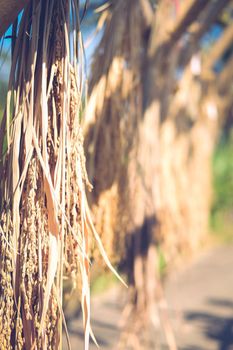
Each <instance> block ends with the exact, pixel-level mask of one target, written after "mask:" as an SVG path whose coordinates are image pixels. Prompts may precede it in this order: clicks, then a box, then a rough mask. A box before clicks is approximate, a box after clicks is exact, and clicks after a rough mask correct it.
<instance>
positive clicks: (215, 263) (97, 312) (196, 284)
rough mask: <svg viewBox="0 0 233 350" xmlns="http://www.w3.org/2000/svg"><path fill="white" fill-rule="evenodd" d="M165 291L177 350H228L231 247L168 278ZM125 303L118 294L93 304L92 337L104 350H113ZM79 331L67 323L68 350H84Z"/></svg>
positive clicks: (231, 341)
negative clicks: (68, 333) (69, 346)
mask: <svg viewBox="0 0 233 350" xmlns="http://www.w3.org/2000/svg"><path fill="white" fill-rule="evenodd" d="M165 291H166V296H167V301H168V304H169V313H170V316H171V321H172V323H173V327H174V331H175V334H176V339H177V344H178V349H180V350H233V246H229V247H227V246H225V247H220V248H216V249H215V250H213V251H211V252H208V253H205V254H203V255H202V256H201V257H199V258H198V260H196V261H195V262H194V263H193V264H192V265H190V266H189V267H188V268H186V269H185V270H183V271H180V272H179V273H177V274H176V275H173V276H172V277H171V278H170V279H169V280H168V281H167V283H166V287H165ZM124 302H125V300H124V292H122V290H121V289H119V288H113V289H111V290H110V291H108V292H107V293H105V294H103V295H101V296H100V297H95V298H93V300H92V325H93V331H94V333H95V335H96V338H97V340H98V342H99V345H100V346H101V349H103V350H113V349H114V345H115V344H116V342H117V340H118V337H119V331H120V328H119V320H120V315H121V310H122V308H123V305H124ZM81 329H82V321H81V320H80V319H78V318H74V319H73V320H70V322H69V331H70V338H71V345H72V350H82V349H84V346H83V341H82V337H83V333H82V331H81ZM162 338H163V337H161V342H162V343H163V340H162ZM63 349H64V350H66V346H65V345H64V347H63ZM94 349H96V347H95V346H94V345H93V344H91V346H90V350H94ZM162 349H163V350H165V349H167V347H166V346H165V345H161V350H162ZM145 350H146V349H145Z"/></svg>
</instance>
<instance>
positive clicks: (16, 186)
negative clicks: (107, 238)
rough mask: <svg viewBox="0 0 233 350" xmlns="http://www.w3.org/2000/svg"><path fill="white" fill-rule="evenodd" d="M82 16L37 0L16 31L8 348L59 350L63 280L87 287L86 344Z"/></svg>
mask: <svg viewBox="0 0 233 350" xmlns="http://www.w3.org/2000/svg"><path fill="white" fill-rule="evenodd" d="M78 15H79V14H78V6H77V4H76V2H75V1H63V0H59V1H53V0H52V1H49V2H48V1H45V0H41V1H38V0H33V1H31V3H30V4H29V5H28V7H27V8H26V9H25V11H24V13H23V16H22V19H21V20H20V24H19V27H18V31H17V39H16V43H15V48H14V52H13V60H12V68H11V74H10V80H9V87H8V97H7V104H6V110H5V113H4V116H3V119H2V124H1V135H5V136H4V137H2V139H1V144H0V151H1V168H0V169H1V175H2V176H1V180H0V181H1V186H0V188H1V199H0V217H1V221H0V230H1V234H0V252H1V254H0V276H1V283H0V349H2V350H3V349H6V350H11V349H18V350H22V349H25V350H29V349H30V350H31V349H35V350H39V349H46V350H49V349H51V350H55V349H59V348H61V332H62V318H63V316H62V294H63V280H64V278H65V277H66V278H71V279H72V281H73V283H77V279H79V281H80V284H82V286H83V296H82V300H83V302H82V306H83V310H84V324H85V342H86V345H85V346H86V349H87V346H88V339H89V332H90V330H89V327H90V325H89V260H88V240H89V237H88V236H89V232H91V231H93V225H92V222H91V218H90V213H89V209H88V207H87V202H86V197H85V185H87V186H88V187H89V188H90V187H91V185H90V184H89V181H88V178H87V173H86V169H85V156H84V151H83V136H82V131H81V127H80V105H81V97H82V91H81V86H82V81H81V80H80V78H79V76H78V74H77V72H78V70H79V68H78V63H77V62H78V59H79V55H81V54H82V53H81V49H80V47H79V43H78V42H77V41H76V39H75V38H74V34H72V35H73V36H71V35H70V32H72V33H74V31H77V30H79V29H78V28H79V20H78ZM78 49H79V51H78ZM96 237H97V236H96ZM99 245H100V246H101V243H99ZM101 247H102V246H101Z"/></svg>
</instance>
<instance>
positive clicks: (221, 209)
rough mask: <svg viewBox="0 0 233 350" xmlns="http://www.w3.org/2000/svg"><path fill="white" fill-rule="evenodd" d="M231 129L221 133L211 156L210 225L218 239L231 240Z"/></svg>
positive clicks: (232, 176) (232, 150)
mask: <svg viewBox="0 0 233 350" xmlns="http://www.w3.org/2000/svg"><path fill="white" fill-rule="evenodd" d="M232 155H233V130H231V132H230V133H229V135H227V136H226V135H223V136H222V138H221V139H220V142H219V144H218V145H217V147H216V150H215V154H214V157H213V184H214V196H213V205H212V211H211V216H210V227H211V229H212V231H213V233H214V234H215V235H216V237H217V238H218V239H220V241H223V242H226V243H227V242H230V241H233V232H232V225H233V195H232V193H233V163H232Z"/></svg>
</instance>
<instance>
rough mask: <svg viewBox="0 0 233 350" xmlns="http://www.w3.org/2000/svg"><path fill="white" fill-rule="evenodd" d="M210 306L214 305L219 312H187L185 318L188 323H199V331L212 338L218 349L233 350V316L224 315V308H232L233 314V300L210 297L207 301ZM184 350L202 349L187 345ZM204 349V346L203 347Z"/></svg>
mask: <svg viewBox="0 0 233 350" xmlns="http://www.w3.org/2000/svg"><path fill="white" fill-rule="evenodd" d="M207 304H208V305H209V306H212V307H213V308H214V310H215V311H217V309H218V310H219V312H217V313H216V312H215V313H212V312H203V311H200V312H198V311H195V312H187V313H185V319H186V321H187V322H188V323H197V324H198V325H197V326H198V328H199V331H200V332H201V333H203V335H204V336H205V337H206V338H208V339H211V340H213V341H214V342H215V344H216V349H218V350H232V349H233V317H224V316H222V315H221V314H222V311H223V310H222V309H225V308H227V309H228V310H229V309H232V315H233V301H230V300H225V299H209V300H208V301H207ZM183 350H201V349H200V348H199V347H196V346H186V347H184V348H183ZM203 350H204V348H203Z"/></svg>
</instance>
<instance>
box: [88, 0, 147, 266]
mask: <svg viewBox="0 0 233 350" xmlns="http://www.w3.org/2000/svg"><path fill="white" fill-rule="evenodd" d="M111 10H112V11H111V12H109V13H108V14H107V15H106V13H105V14H103V16H104V17H105V18H107V19H106V25H105V30H104V36H103V38H102V41H101V43H100V45H99V47H98V49H97V52H96V55H95V59H94V62H93V65H92V77H91V81H90V98H89V101H88V104H87V110H86V113H85V116H86V119H85V129H84V130H85V144H86V150H87V154H88V156H87V159H88V162H87V167H88V174H89V176H90V178H91V182H92V183H93V185H94V191H93V193H92V194H91V202H92V211H93V212H94V220H95V226H96V227H97V231H98V232H99V233H100V234H101V239H102V240H103V244H104V246H105V248H106V250H107V253H108V255H109V256H110V257H111V260H113V261H115V262H117V261H118V262H119V261H120V260H122V257H123V256H124V255H125V253H126V246H125V242H126V235H127V233H132V232H133V231H134V229H135V227H136V226H139V225H140V223H141V216H142V215H143V214H141V213H142V212H143V210H142V211H141V213H140V209H142V208H138V207H137V208H135V206H138V203H139V201H138V200H137V199H136V197H137V196H138V197H137V198H139V196H140V195H141V193H139V192H138V190H139V188H138V186H137V181H140V180H139V179H138V170H139V169H138V168H137V164H136V163H137V162H136V159H137V144H138V137H139V124H140V122H141V119H142V78H141V76H142V74H143V57H144V51H143V43H144V39H145V38H144V35H145V31H146V26H145V21H144V18H143V16H142V9H141V5H140V2H139V1H115V2H113V4H112V8H111ZM135 23H136V25H135ZM139 171H140V170H139ZM141 205H142V206H143V205H144V204H143V203H142V202H141ZM139 206H140V205H139ZM135 210H137V212H138V216H137V215H135ZM97 255H98V252H97V254H95V257H97Z"/></svg>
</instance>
